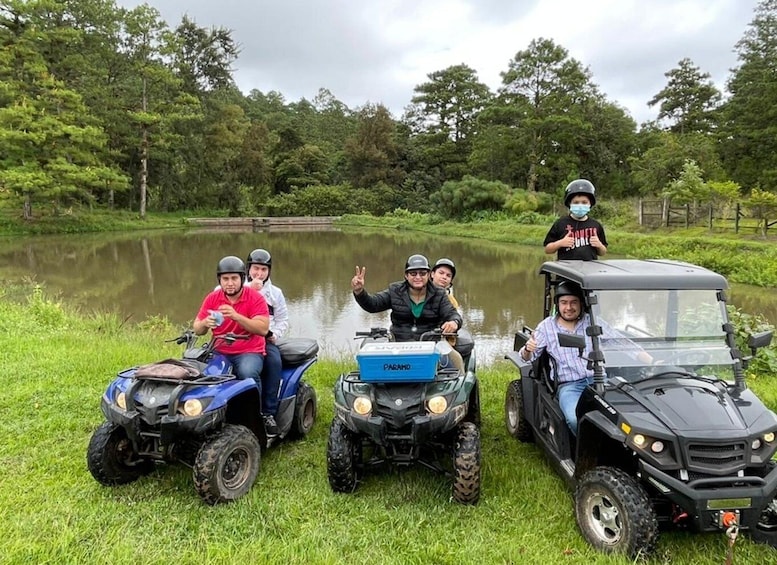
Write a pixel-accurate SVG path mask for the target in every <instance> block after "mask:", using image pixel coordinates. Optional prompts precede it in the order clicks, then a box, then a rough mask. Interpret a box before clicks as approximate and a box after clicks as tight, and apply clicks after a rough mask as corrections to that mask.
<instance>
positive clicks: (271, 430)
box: [264, 416, 280, 436]
mask: <svg viewBox="0 0 777 565" xmlns="http://www.w3.org/2000/svg"><path fill="white" fill-rule="evenodd" d="M264 433H266V434H267V435H268V436H277V435H278V434H279V433H280V430H279V429H278V424H276V423H275V417H273V416H264Z"/></svg>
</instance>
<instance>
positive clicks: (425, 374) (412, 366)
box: [356, 341, 440, 383]
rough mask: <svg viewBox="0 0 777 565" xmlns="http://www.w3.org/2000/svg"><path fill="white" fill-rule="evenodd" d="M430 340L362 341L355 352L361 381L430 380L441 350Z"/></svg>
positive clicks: (435, 370)
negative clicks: (362, 343)
mask: <svg viewBox="0 0 777 565" xmlns="http://www.w3.org/2000/svg"><path fill="white" fill-rule="evenodd" d="M435 345H436V344H435V343H434V342H433V341H401V342H392V341H382V342H374V343H365V344H364V345H363V346H362V348H361V349H360V350H359V352H358V353H357V354H356V361H357V362H358V363H359V372H360V373H361V377H360V378H361V380H362V381H364V382H367V383H387V382H397V383H421V382H429V381H433V380H434V377H435V375H436V374H437V362H438V361H439V360H440V353H439V352H438V351H437V349H436V347H435Z"/></svg>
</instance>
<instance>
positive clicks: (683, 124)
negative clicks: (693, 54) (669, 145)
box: [648, 57, 721, 134]
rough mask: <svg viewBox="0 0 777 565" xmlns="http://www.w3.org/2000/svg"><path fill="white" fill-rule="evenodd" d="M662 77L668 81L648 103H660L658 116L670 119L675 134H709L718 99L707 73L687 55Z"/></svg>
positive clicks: (718, 93) (670, 128)
mask: <svg viewBox="0 0 777 565" xmlns="http://www.w3.org/2000/svg"><path fill="white" fill-rule="evenodd" d="M664 76H665V77H666V78H668V79H669V82H668V83H667V85H666V86H665V87H664V88H663V89H662V90H661V91H660V92H659V93H658V94H656V95H655V96H654V97H653V98H651V99H650V101H649V102H648V106H651V107H652V106H655V105H656V104H658V105H659V110H658V119H659V120H669V121H670V122H671V123H670V125H669V130H670V131H672V132H675V133H680V134H682V133H710V132H711V131H712V130H713V128H714V118H713V115H714V114H713V112H714V110H715V108H716V107H717V106H718V105H719V104H720V101H721V94H720V91H719V90H718V88H717V87H716V86H715V84H714V83H713V82H712V80H711V78H710V74H709V73H702V72H701V69H699V67H697V66H696V65H694V64H693V62H692V61H691V60H690V59H688V58H687V57H686V58H685V59H682V60H681V61H680V62H679V63H678V67H677V68H675V69H672V70H670V71H667V72H666V73H664Z"/></svg>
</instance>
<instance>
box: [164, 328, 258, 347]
mask: <svg viewBox="0 0 777 565" xmlns="http://www.w3.org/2000/svg"><path fill="white" fill-rule="evenodd" d="M250 338H251V336H250V335H248V334H236V333H232V332H229V333H226V334H224V335H219V336H212V337H211V338H210V341H209V342H208V344H207V346H206V347H207V348H208V349H210V350H212V349H214V348H215V345H216V343H217V342H218V341H219V340H223V341H225V342H227V344H232V343H234V342H235V341H237V340H239V339H250ZM165 343H176V344H177V345H183V344H186V347H187V348H192V347H194V346H195V344H196V343H197V334H195V333H194V330H192V329H188V330H186V331H184V332H183V333H182V334H181V335H179V336H178V337H174V338H172V339H166V340H165Z"/></svg>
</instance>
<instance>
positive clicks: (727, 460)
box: [688, 441, 747, 475]
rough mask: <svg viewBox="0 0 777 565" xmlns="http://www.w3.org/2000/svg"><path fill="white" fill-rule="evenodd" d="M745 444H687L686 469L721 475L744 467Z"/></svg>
mask: <svg viewBox="0 0 777 565" xmlns="http://www.w3.org/2000/svg"><path fill="white" fill-rule="evenodd" d="M746 450H747V445H746V444H745V442H743V441H742V442H734V443H715V444H704V443H692V444H689V445H688V469H689V470H690V471H696V472H699V473H710V474H713V475H721V474H726V473H733V472H735V471H738V470H739V469H742V468H744V467H745V455H746Z"/></svg>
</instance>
